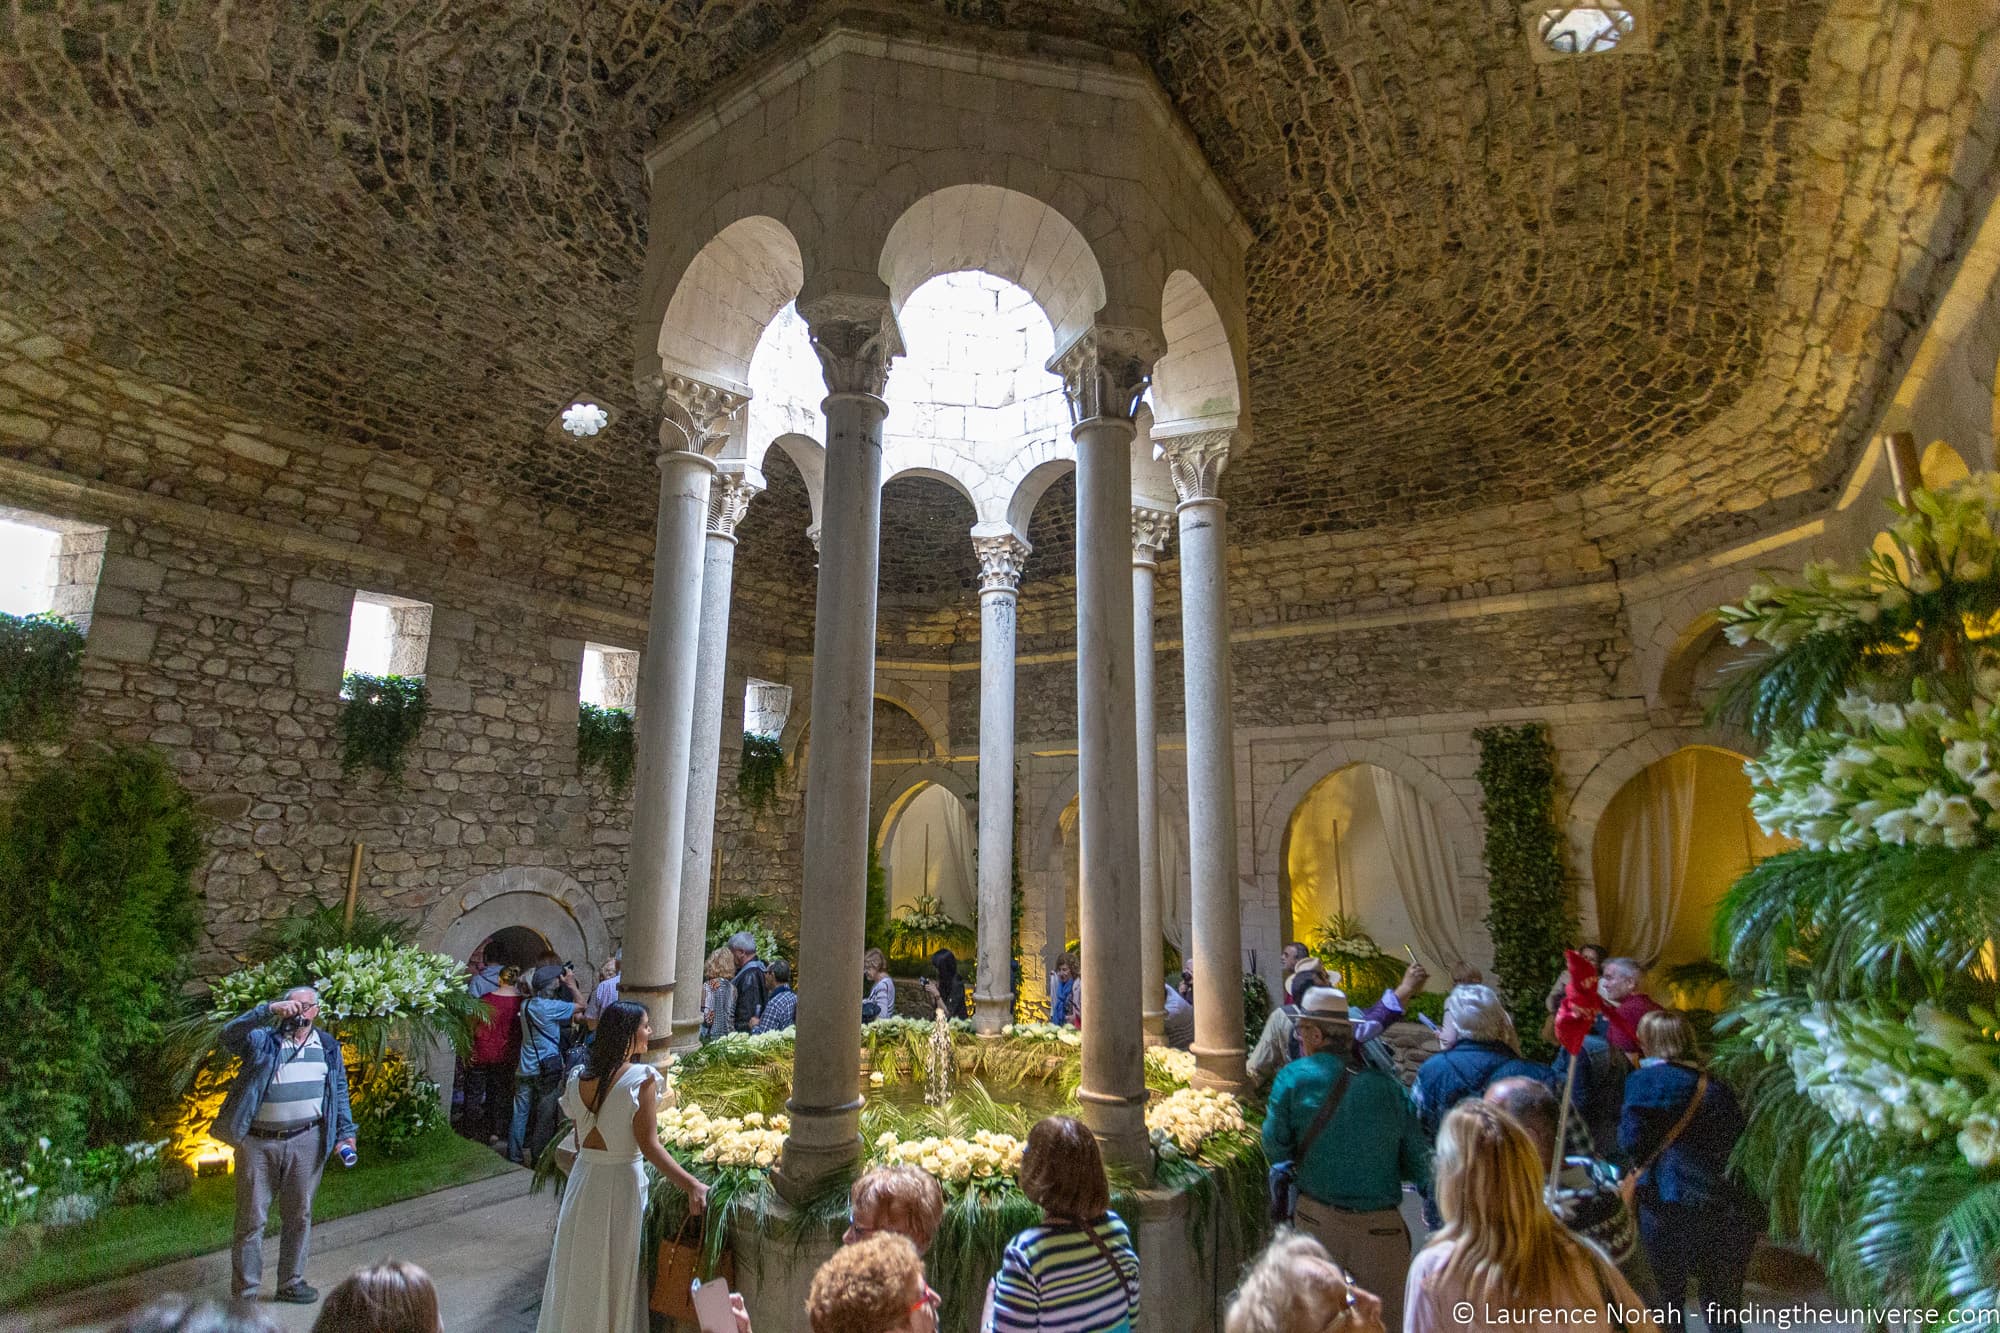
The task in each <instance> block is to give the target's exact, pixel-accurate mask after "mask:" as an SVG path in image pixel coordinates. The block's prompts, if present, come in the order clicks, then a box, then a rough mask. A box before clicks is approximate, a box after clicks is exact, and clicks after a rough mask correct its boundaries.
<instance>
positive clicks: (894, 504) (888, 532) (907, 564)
mask: <svg viewBox="0 0 2000 1333" xmlns="http://www.w3.org/2000/svg"><path fill="white" fill-rule="evenodd" d="M976 521H977V519H976V518H975V517H974V514H973V508H972V502H971V501H970V500H968V499H967V498H966V496H965V493H964V491H963V490H962V489H961V488H960V487H958V486H956V485H953V484H952V483H951V482H948V481H944V480H941V479H939V478H937V477H935V476H930V475H911V474H907V473H906V474H904V475H903V476H900V477H896V478H894V479H893V480H891V481H889V482H888V483H886V484H885V485H884V486H883V487H882V556H881V562H882V563H881V575H880V583H879V589H880V590H879V592H878V594H877V595H878V597H879V605H880V608H881V610H880V612H879V613H878V614H879V615H880V616H882V618H883V622H884V623H883V624H882V626H881V628H882V629H883V631H885V632H888V633H894V632H895V631H896V630H897V629H898V628H899V626H900V625H901V624H903V623H905V622H904V621H902V620H899V619H898V618H897V613H898V612H914V613H916V614H917V615H918V616H920V617H923V618H926V619H928V618H929V617H930V616H932V615H934V614H936V613H937V612H938V611H940V610H941V609H943V608H945V607H948V606H952V605H954V604H956V605H958V606H961V607H970V606H973V605H976V604H977V599H978V595H979V557H978V555H977V553H976V552H974V550H973V549H972V525H973V524H974V523H975V522H976Z"/></svg>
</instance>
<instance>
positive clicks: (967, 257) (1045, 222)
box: [877, 173, 1106, 348]
mask: <svg viewBox="0 0 2000 1333" xmlns="http://www.w3.org/2000/svg"><path fill="white" fill-rule="evenodd" d="M891 176H892V177H893V173H891ZM884 184H885V185H888V184H891V181H890V180H885V181H884ZM966 269H977V270H979V271H980V272H982V273H990V274H992V275H993V276H994V277H997V278H1005V279H1006V280H1007V281H1009V282H1011V283H1014V284H1015V285H1017V286H1019V287H1021V288H1023V289H1025V290H1026V291H1027V292H1028V294H1029V295H1030V296H1032V297H1034V299H1035V304H1036V305H1038V306H1040V307H1041V310H1042V313H1043V314H1044V315H1045V316H1047V317H1048V321H1049V323H1050V325H1051V326H1053V327H1054V329H1055V334H1056V346H1057V347H1058V348H1061V347H1065V346H1067V345H1068V344H1069V343H1070V342H1072V341H1074V340H1075V339H1076V337H1077V336H1078V335H1079V334H1081V333H1083V332H1084V331H1085V330H1087V329H1088V328H1089V327H1090V326H1091V323H1092V321H1093V320H1094V319H1095V318H1096V315H1097V312H1098V311H1100V310H1102V309H1103V308H1104V306H1105V302H1106V296H1105V285H1104V271H1103V268H1102V267H1101V266H1100V264H1099V262H1098V258H1097V256H1096V254H1094V253H1093V252H1092V250H1091V246H1090V242H1089V241H1087V240H1086V239H1085V238H1084V235H1083V233H1082V232H1081V231H1079V230H1078V229H1077V227H1076V224H1075V223H1073V222H1071V221H1070V220H1069V219H1068V218H1066V217H1064V216H1063V215H1062V214H1061V213H1060V212H1058V211H1057V210H1056V209H1055V208H1054V207H1052V206H1050V205H1049V204H1047V203H1045V202H1043V201H1042V200H1040V199H1038V198H1035V197H1034V196H1033V195H1029V194H1023V193H1022V192H1021V191H1019V190H1010V189H1008V188H1006V187H1004V186H1000V185H987V184H961V185H946V186H944V187H943V188H941V189H934V190H931V191H929V192H928V193H925V194H922V195H920V196H919V197H918V198H916V199H915V200H914V202H912V203H910V204H909V205H908V206H907V207H906V208H904V209H903V210H902V212H901V213H900V215H898V216H897V218H896V221H895V222H894V223H893V224H892V225H891V226H890V228H889V231H888V235H887V236H886V237H885V238H884V239H883V242H882V251H881V257H880V260H879V261H878V265H877V271H878V273H879V274H880V276H881V278H882V281H883V282H885V283H887V284H888V286H889V299H890V302H891V304H892V305H893V306H894V308H895V309H896V310H897V311H898V312H900V311H901V310H902V308H903V303H904V302H905V301H906V300H908V299H909V296H910V294H911V293H912V292H914V291H916V289H917V288H918V287H920V286H922V285H923V284H924V283H925V282H927V281H929V280H930V279H931V278H933V277H936V276H937V275H938V274H941V273H953V272H959V271H962V270H966Z"/></svg>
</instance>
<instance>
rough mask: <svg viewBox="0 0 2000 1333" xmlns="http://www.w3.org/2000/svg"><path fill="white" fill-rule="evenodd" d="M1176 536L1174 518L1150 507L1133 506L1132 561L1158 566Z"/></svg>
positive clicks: (1162, 510) (1164, 511)
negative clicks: (1169, 540)
mask: <svg viewBox="0 0 2000 1333" xmlns="http://www.w3.org/2000/svg"><path fill="white" fill-rule="evenodd" d="M1173 535H1174V516H1173V515H1172V514H1170V513H1168V512H1167V511H1166V510H1164V509H1154V508H1153V507H1151V506H1150V505H1133V506H1132V559H1133V560H1134V561H1135V562H1137V563H1142V564H1148V565H1156V564H1158V563H1159V562H1160V556H1161V554H1162V553H1163V552H1165V550H1166V549H1167V541H1168V539H1169V538H1171V537H1172V536H1173Z"/></svg>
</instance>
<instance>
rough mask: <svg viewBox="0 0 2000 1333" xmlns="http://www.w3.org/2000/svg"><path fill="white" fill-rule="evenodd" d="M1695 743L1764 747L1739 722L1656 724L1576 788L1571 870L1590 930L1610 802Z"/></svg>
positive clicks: (1743, 750)
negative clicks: (1600, 837) (1601, 827)
mask: <svg viewBox="0 0 2000 1333" xmlns="http://www.w3.org/2000/svg"><path fill="white" fill-rule="evenodd" d="M1689 746H1706V747H1708V748H1710V749H1716V750H1728V751H1730V752H1732V753H1735V754H1745V755H1754V754H1756V753H1757V750H1758V746H1757V744H1756V742H1755V741H1753V740H1752V739H1751V738H1750V737H1749V736H1746V735H1744V734H1743V733H1742V732H1740V731H1737V730H1736V729H1735V728H1733V727H1661V728H1656V729H1654V730H1652V731H1647V732H1643V733H1641V734H1640V735H1637V736H1634V737H1633V738H1632V739H1631V740H1629V741H1626V742H1625V743H1624V744H1623V745H1621V746H1619V747H1618V748H1617V749H1615V750H1613V751H1611V752H1610V753H1609V754H1607V755H1605V756H1604V757H1603V758H1602V759H1600V760H1598V761H1597V763H1596V764H1595V765H1594V766H1593V767H1592V768H1591V770H1590V771H1589V772H1588V773H1586V774H1584V776H1583V780H1582V781H1581V782H1579V783H1578V784H1577V786H1576V788H1575V791H1574V792H1573V793H1572V794H1571V796H1570V798H1569V810H1568V814H1567V817H1566V818H1565V820H1564V823H1563V836H1564V840H1565V841H1566V842H1567V843H1568V844H1569V846H1568V851H1569V866H1570V874H1571V875H1572V876H1573V877H1574V878H1575V881H1576V896H1577V906H1578V909H1579V912H1580V914H1581V916H1582V918H1583V922H1582V924H1583V927H1584V929H1585V933H1586V934H1589V933H1593V932H1595V930H1596V928H1597V872H1596V868H1595V866H1594V865H1593V864H1592V860H1591V856H1592V848H1594V847H1595V846H1596V843H1597V826H1598V823H1599V822H1600V821H1602V820H1603V818H1604V811H1605V807H1607V806H1609V805H1610V804H1611V798H1612V797H1614V796H1616V795H1617V794H1618V792H1619V791H1620V789H1622V788H1623V787H1624V786H1625V784H1626V783H1627V782H1630V781H1631V780H1632V779H1633V778H1635V777H1637V776H1638V775H1639V774H1640V773H1641V772H1642V771H1644V770H1645V769H1646V768H1648V767H1650V766H1651V765H1653V764H1654V763H1657V762H1658V761H1660V760H1662V759H1665V758H1666V757H1667V756H1668V755H1670V754H1672V753H1674V752H1675V751H1676V750H1682V749H1686V748H1688V747H1689Z"/></svg>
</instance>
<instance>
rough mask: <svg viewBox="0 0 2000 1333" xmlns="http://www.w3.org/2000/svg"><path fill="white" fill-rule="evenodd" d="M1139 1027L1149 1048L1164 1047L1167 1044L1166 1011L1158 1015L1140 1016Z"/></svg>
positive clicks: (1147, 1014)
mask: <svg viewBox="0 0 2000 1333" xmlns="http://www.w3.org/2000/svg"><path fill="white" fill-rule="evenodd" d="M1139 1027H1140V1030H1141V1031H1142V1032H1143V1033H1144V1035H1145V1041H1146V1044H1147V1045H1148V1046H1164V1045H1166V1044H1167V1014H1166V1011H1165V1010H1164V1009H1163V1010H1161V1011H1160V1012H1159V1013H1156V1014H1155V1013H1146V1014H1141V1015H1139Z"/></svg>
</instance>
